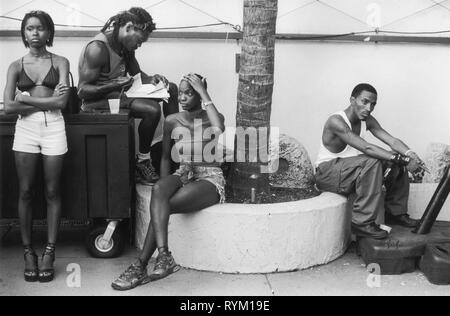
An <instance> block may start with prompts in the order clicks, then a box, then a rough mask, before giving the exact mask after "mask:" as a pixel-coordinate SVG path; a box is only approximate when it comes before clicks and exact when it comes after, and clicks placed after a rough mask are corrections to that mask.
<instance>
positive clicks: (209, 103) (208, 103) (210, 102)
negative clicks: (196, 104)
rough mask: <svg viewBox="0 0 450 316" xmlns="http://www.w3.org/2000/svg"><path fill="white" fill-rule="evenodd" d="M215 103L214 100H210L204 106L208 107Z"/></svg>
mask: <svg viewBox="0 0 450 316" xmlns="http://www.w3.org/2000/svg"><path fill="white" fill-rule="evenodd" d="M213 104H214V102H212V101H209V102H206V103H203V107H204V108H206V107H207V106H209V105H213Z"/></svg>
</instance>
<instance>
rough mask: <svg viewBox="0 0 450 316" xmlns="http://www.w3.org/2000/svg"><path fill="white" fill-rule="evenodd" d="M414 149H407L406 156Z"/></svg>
mask: <svg viewBox="0 0 450 316" xmlns="http://www.w3.org/2000/svg"><path fill="white" fill-rule="evenodd" d="M413 152H414V151H412V150H411V149H408V150H407V151H406V153H405V155H404V156H409V154H410V153H413Z"/></svg>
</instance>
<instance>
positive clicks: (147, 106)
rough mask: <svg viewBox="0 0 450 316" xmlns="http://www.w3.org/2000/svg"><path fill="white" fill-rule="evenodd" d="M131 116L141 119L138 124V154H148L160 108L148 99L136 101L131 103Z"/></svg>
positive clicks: (159, 116)
mask: <svg viewBox="0 0 450 316" xmlns="http://www.w3.org/2000/svg"><path fill="white" fill-rule="evenodd" d="M130 108H131V115H132V116H133V117H136V118H140V119H142V122H141V123H140V124H139V128H138V131H139V152H141V153H142V154H147V153H149V152H150V147H151V143H152V140H153V137H154V135H155V131H156V128H157V127H158V123H159V120H160V118H161V106H160V105H159V103H158V102H156V101H154V100H149V99H136V100H134V101H133V102H132V103H131V107H130Z"/></svg>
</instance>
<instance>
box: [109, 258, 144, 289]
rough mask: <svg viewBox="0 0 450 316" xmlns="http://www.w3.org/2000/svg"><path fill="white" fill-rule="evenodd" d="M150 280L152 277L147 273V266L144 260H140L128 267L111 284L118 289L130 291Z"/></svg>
mask: <svg viewBox="0 0 450 316" xmlns="http://www.w3.org/2000/svg"><path fill="white" fill-rule="evenodd" d="M149 282H150V278H149V277H148V274H147V267H144V265H143V264H142V262H141V261H140V260H138V261H137V262H135V263H133V264H132V265H131V266H130V267H128V269H126V270H125V272H124V273H122V275H121V276H120V277H119V278H118V279H117V280H115V281H114V282H113V283H112V284H111V286H112V288H113V289H115V290H117V291H128V290H131V289H134V288H135V287H137V286H139V285H144V284H147V283H149Z"/></svg>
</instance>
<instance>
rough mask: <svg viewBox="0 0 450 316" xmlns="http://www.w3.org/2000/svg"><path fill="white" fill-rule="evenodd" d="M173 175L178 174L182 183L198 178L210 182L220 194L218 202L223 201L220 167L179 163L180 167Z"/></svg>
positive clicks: (223, 187) (223, 191)
mask: <svg viewBox="0 0 450 316" xmlns="http://www.w3.org/2000/svg"><path fill="white" fill-rule="evenodd" d="M173 175H175V176H179V177H180V179H181V182H182V183H183V185H186V184H188V183H190V182H195V181H200V180H205V181H209V182H211V183H212V184H213V185H214V186H215V187H216V190H217V193H218V194H219V196H220V203H225V184H226V183H225V178H224V176H223V172H222V169H221V168H219V167H207V166H195V165H192V164H181V166H180V168H179V169H178V170H177V171H175V173H174V174H173Z"/></svg>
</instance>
